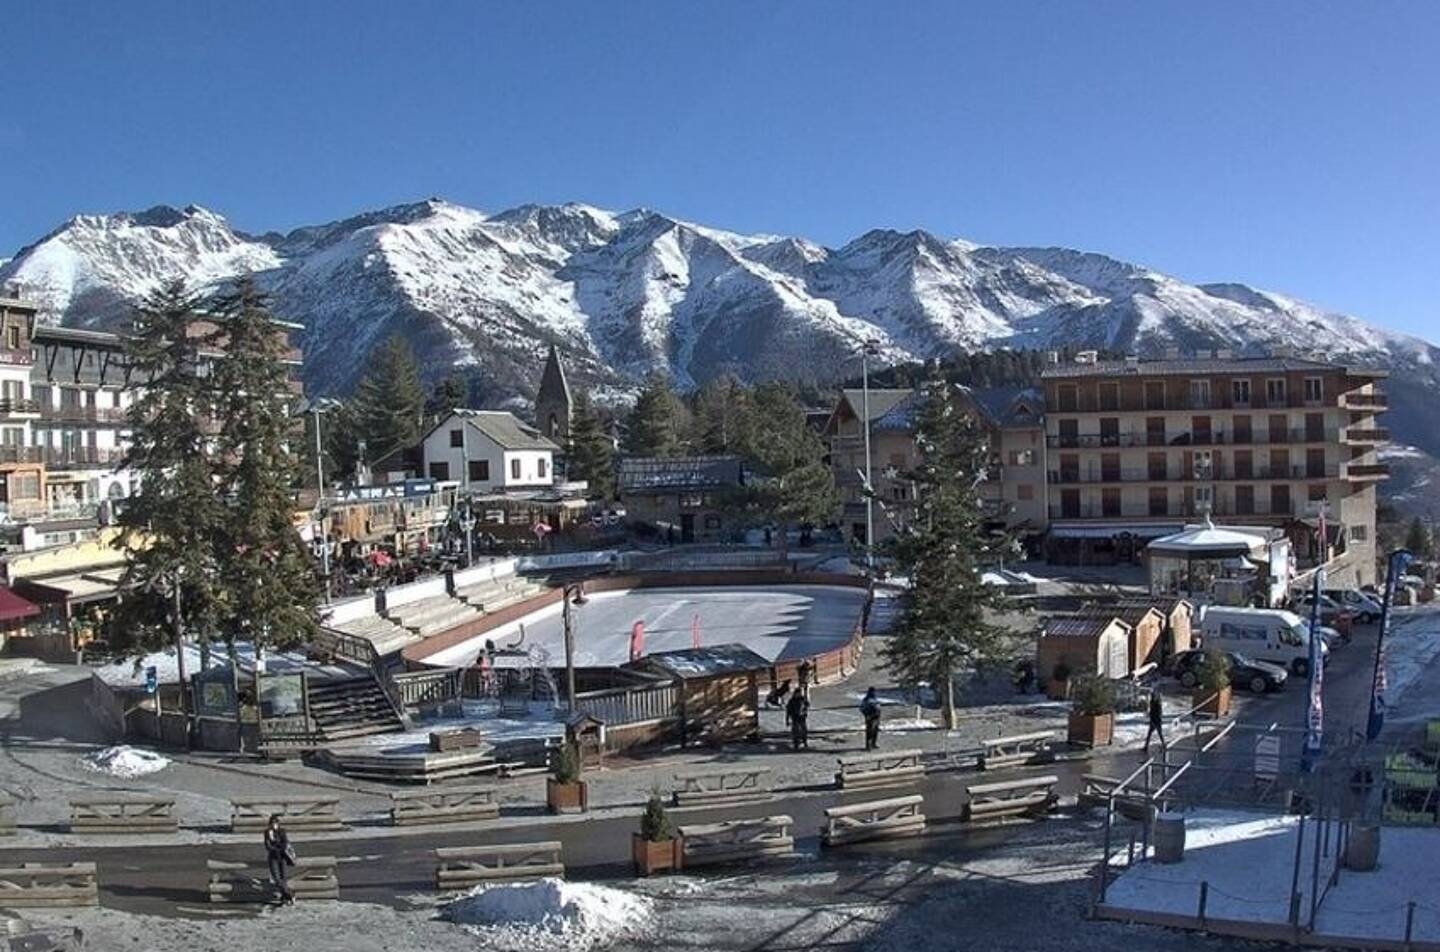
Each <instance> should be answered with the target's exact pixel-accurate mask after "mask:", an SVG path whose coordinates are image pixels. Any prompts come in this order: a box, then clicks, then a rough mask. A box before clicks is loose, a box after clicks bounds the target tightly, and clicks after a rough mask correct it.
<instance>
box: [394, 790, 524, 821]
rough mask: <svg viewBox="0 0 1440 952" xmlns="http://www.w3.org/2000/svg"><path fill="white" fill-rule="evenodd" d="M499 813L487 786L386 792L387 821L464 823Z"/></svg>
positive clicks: (492, 794)
mask: <svg viewBox="0 0 1440 952" xmlns="http://www.w3.org/2000/svg"><path fill="white" fill-rule="evenodd" d="M499 815H500V804H498V803H496V802H495V791H494V790H492V789H491V788H489V787H453V788H450V789H445V790H417V791H414V792H407V793H392V794H390V823H391V825H392V826H410V825H412V824H417V823H468V822H470V821H472V820H493V819H495V818H496V817H498V816H499Z"/></svg>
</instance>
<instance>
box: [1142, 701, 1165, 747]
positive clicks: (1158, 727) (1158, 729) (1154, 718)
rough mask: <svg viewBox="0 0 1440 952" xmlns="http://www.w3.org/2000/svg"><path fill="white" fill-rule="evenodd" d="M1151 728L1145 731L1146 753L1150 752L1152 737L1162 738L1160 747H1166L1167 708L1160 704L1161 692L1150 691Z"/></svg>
mask: <svg viewBox="0 0 1440 952" xmlns="http://www.w3.org/2000/svg"><path fill="white" fill-rule="evenodd" d="M1148 710H1149V720H1150V728H1149V729H1148V730H1147V731H1145V753H1147V754H1148V753H1150V738H1151V737H1152V736H1158V737H1159V738H1160V749H1161V750H1164V749H1165V709H1164V708H1163V707H1162V706H1161V705H1160V692H1159V691H1151V692H1150V705H1149V708H1148Z"/></svg>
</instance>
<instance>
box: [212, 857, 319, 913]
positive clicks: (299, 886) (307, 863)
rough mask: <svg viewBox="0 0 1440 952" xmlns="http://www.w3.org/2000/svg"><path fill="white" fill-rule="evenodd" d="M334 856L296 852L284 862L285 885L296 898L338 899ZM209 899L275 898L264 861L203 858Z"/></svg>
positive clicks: (263, 899) (259, 900) (297, 900)
mask: <svg viewBox="0 0 1440 952" xmlns="http://www.w3.org/2000/svg"><path fill="white" fill-rule="evenodd" d="M335 863H336V860H335V857H333V856H300V857H297V858H296V860H295V865H294V866H287V867H286V868H285V869H286V875H285V885H286V887H287V888H288V889H289V890H290V895H292V896H294V897H295V901H296V902H301V901H304V900H311V899H339V898H340V880H339V879H338V878H337V877H336V875H335ZM205 869H206V871H207V872H208V873H209V874H210V890H209V892H210V901H211V902H268V901H271V900H273V899H275V898H276V896H275V887H274V886H272V885H271V884H270V869H269V867H268V866H267V865H266V864H264V863H237V862H231V861H229V860H219V859H207V860H206V861H205Z"/></svg>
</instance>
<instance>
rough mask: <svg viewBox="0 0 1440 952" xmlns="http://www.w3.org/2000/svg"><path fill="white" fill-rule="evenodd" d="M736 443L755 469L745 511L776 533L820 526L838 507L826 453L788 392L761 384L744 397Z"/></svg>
mask: <svg viewBox="0 0 1440 952" xmlns="http://www.w3.org/2000/svg"><path fill="white" fill-rule="evenodd" d="M747 404H748V409H747V413H746V416H747V417H748V420H746V421H745V422H744V423H743V424H742V425H741V438H742V439H741V442H740V443H739V445H737V446H736V447H735V449H736V450H738V451H739V452H740V453H741V454H742V455H744V456H745V457H746V458H747V459H749V460H750V461H751V462H752V463H753V464H754V465H755V466H756V467H757V469H758V473H757V476H758V477H759V478H758V479H757V480H756V482H755V484H754V486H753V489H752V491H751V492H750V493H748V494H747V495H748V497H749V498H748V501H747V504H748V506H749V507H750V508H751V509H752V511H754V512H756V513H757V514H758V515H759V517H760V518H761V519H762V520H763V521H765V522H771V523H774V524H776V525H777V526H778V527H779V528H780V538H781V540H782V545H783V544H784V540H785V539H786V538H787V533H786V529H787V528H788V527H789V526H804V527H810V526H817V525H825V524H826V523H828V522H830V521H831V519H833V518H834V515H835V512H836V510H837V509H838V507H839V497H838V495H837V494H836V492H835V478H834V475H833V474H832V473H831V471H830V467H829V466H827V465H825V463H824V455H825V447H824V444H823V443H822V442H821V440H820V437H819V435H818V434H816V433H815V431H814V430H812V429H811V428H810V426H809V424H808V423H806V420H805V410H804V408H803V407H801V406H800V402H799V401H798V400H797V399H796V397H795V394H794V393H793V392H792V391H791V390H790V388H789V387H787V386H785V385H784V384H779V383H767V384H761V385H760V386H758V387H756V388H755V390H754V391H753V392H752V393H751V394H750V395H749V399H748V401H747Z"/></svg>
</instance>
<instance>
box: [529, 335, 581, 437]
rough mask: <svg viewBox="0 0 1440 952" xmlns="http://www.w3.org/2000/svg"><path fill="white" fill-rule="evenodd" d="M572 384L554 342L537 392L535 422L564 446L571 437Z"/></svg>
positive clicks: (547, 356)
mask: <svg viewBox="0 0 1440 952" xmlns="http://www.w3.org/2000/svg"><path fill="white" fill-rule="evenodd" d="M573 406H574V403H573V402H572V400H571V398H570V383H569V381H567V380H566V379H565V369H564V368H563V367H561V366H560V354H559V352H558V351H557V350H556V349H555V343H554V341H551V343H550V352H549V353H548V354H547V355H546V357H545V370H544V372H543V373H541V375H540V390H539V392H538V393H537V394H536V395H535V425H536V426H537V427H539V428H540V432H541V433H544V434H545V435H546V436H548V437H550V439H552V440H554V441H555V442H556V443H559V444H560V445H561V446H564V445H565V444H566V443H567V442H568V441H569V439H570V413H571V409H572V407H573Z"/></svg>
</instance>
